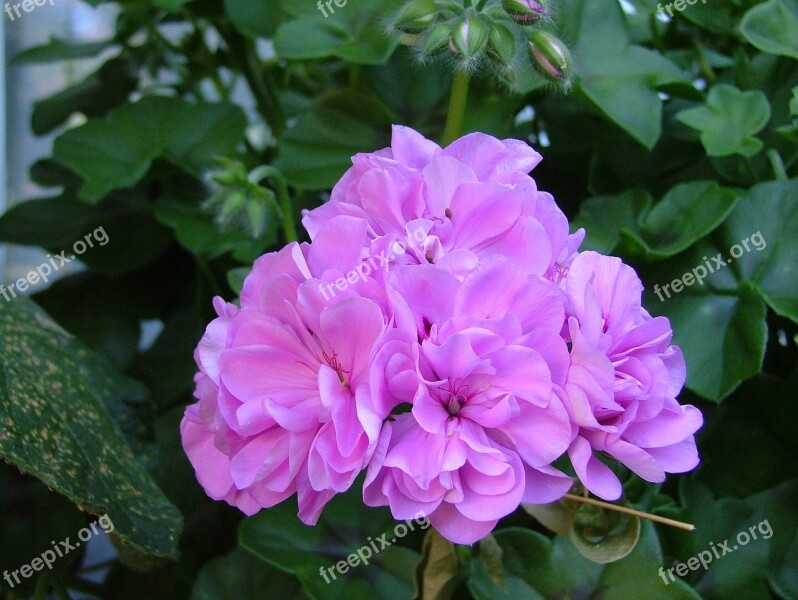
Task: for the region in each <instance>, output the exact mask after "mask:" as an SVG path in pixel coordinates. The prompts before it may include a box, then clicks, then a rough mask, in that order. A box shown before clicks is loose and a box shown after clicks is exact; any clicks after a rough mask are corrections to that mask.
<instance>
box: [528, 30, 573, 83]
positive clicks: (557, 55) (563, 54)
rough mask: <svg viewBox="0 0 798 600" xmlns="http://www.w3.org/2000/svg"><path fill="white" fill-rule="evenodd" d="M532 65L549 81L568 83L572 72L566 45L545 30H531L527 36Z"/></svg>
mask: <svg viewBox="0 0 798 600" xmlns="http://www.w3.org/2000/svg"><path fill="white" fill-rule="evenodd" d="M528 49H529V58H530V60H531V61H532V66H533V67H535V70H536V71H537V72H538V73H540V75H541V76H542V77H544V78H546V79H548V80H549V81H555V82H557V83H568V81H569V80H570V79H571V74H572V73H573V63H572V62H571V53H570V52H568V48H567V47H566V45H565V44H564V43H563V42H562V41H561V40H559V39H558V38H556V37H555V36H553V35H552V34H550V33H549V32H547V31H533V32H532V33H531V34H530V36H529V48H528Z"/></svg>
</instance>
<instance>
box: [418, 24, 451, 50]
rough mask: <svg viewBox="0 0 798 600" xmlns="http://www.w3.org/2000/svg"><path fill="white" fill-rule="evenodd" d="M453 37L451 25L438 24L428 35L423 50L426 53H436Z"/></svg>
mask: <svg viewBox="0 0 798 600" xmlns="http://www.w3.org/2000/svg"><path fill="white" fill-rule="evenodd" d="M451 38H452V28H451V27H450V26H449V25H443V24H441V25H436V26H435V27H433V28H432V29H431V30H430V32H429V35H427V39H426V40H425V41H424V47H423V49H422V52H423V53H424V54H434V53H435V52H438V51H439V50H441V49H443V48H444V47H445V46H446V45H447V44H448V43H449V40H450V39H451Z"/></svg>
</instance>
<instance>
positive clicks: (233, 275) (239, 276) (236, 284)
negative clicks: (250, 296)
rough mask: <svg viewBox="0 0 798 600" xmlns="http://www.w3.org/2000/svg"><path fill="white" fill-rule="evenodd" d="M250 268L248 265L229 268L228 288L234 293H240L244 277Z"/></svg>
mask: <svg viewBox="0 0 798 600" xmlns="http://www.w3.org/2000/svg"><path fill="white" fill-rule="evenodd" d="M251 270H252V269H251V268H250V267H236V268H235V269H230V270H229V271H228V272H227V283H228V285H229V286H230V289H231V290H233V291H234V292H235V293H236V294H240V293H241V290H243V289H244V279H246V278H247V275H249V272H250V271H251Z"/></svg>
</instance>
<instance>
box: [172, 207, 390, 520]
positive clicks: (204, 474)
mask: <svg viewBox="0 0 798 600" xmlns="http://www.w3.org/2000/svg"><path fill="white" fill-rule="evenodd" d="M365 230H366V224H365V222H363V221H360V220H357V219H353V218H351V217H340V218H337V219H333V220H331V222H330V223H329V224H328V226H327V229H326V231H325V233H324V234H322V235H320V236H319V237H318V238H317V240H316V242H315V243H314V244H313V245H312V246H309V245H307V244H304V245H301V246H300V245H298V244H290V245H289V246H287V247H286V248H284V249H283V250H281V251H280V252H277V253H272V254H267V255H265V256H263V257H261V258H260V259H258V261H257V262H256V263H255V266H254V269H253V271H252V273H251V275H250V276H249V277H248V278H247V279H246V281H245V284H244V290H243V292H242V294H241V310H240V311H239V310H237V309H236V308H235V307H234V306H232V305H224V304H223V303H222V302H221V300H220V299H218V298H217V300H216V309H217V313H218V315H219V317H218V318H217V319H216V320H214V321H213V322H212V323H211V324H210V325H209V326H208V329H207V331H206V333H205V336H204V337H203V339H202V341H201V342H200V344H199V347H198V349H197V353H196V358H197V364H198V365H199V367H200V373H199V375H198V377H197V389H196V394H195V395H196V397H197V398H198V399H199V402H198V403H197V404H195V405H193V406H190V407H189V408H188V409H187V411H186V415H185V418H184V420H183V424H182V432H183V443H184V448H185V450H186V453H187V454H188V456H189V459H190V460H191V462H192V464H193V465H194V468H195V470H196V471H197V477H198V479H199V481H200V483H201V484H202V485H203V487H204V488H205V490H206V492H207V493H208V495H209V496H211V497H212V498H216V499H224V500H226V501H227V502H229V503H231V504H234V505H236V506H238V507H239V508H241V509H242V510H243V511H244V512H246V513H247V514H252V513H253V512H255V511H257V510H258V509H259V508H261V507H268V506H273V505H275V504H277V503H279V502H281V501H283V500H285V499H286V498H287V497H289V496H290V495H292V494H293V493H295V492H296V493H297V494H298V500H299V516H300V518H301V519H302V520H303V521H305V522H306V523H309V524H312V523H315V522H316V520H317V519H318V517H319V514H320V512H321V510H322V508H323V506H324V505H325V504H326V502H327V501H328V500H329V499H330V498H331V497H332V496H333V495H334V494H335V493H337V492H342V491H345V490H347V489H348V488H349V487H350V486H351V485H352V483H353V481H354V479H355V477H356V476H357V475H358V473H360V472H361V471H362V470H363V469H364V468H365V467H366V464H367V462H368V460H369V458H370V457H371V454H372V453H373V451H374V448H375V446H376V443H377V439H378V436H379V433H380V427H381V424H382V421H383V419H384V418H385V417H386V416H387V414H379V413H378V412H376V411H375V408H374V406H373V404H372V402H371V395H370V388H371V384H372V381H371V377H370V372H369V356H370V353H371V349H372V347H373V346H374V345H375V343H376V342H377V341H378V340H379V339H380V338H381V337H382V336H383V335H384V334H385V333H386V330H387V328H388V317H387V316H386V314H385V313H384V310H383V303H382V302H381V301H380V297H381V296H383V297H384V293H383V292H382V288H381V286H380V285H379V284H377V283H376V282H375V281H374V280H373V279H372V278H369V277H364V278H363V279H360V278H358V280H357V281H356V282H354V283H351V284H350V283H349V282H347V284H348V286H347V287H346V288H345V289H344V290H338V291H337V293H336V295H335V296H334V297H330V298H326V299H325V298H324V297H323V296H322V291H323V289H324V287H323V286H324V283H325V282H328V281H331V280H332V281H335V280H336V279H338V278H339V277H340V274H341V273H346V272H349V271H351V270H353V269H354V268H355V267H356V266H357V265H359V264H361V262H362V260H363V256H362V250H363V243H364V239H365ZM361 292H362V295H361ZM370 295H371V297H369V296H370Z"/></svg>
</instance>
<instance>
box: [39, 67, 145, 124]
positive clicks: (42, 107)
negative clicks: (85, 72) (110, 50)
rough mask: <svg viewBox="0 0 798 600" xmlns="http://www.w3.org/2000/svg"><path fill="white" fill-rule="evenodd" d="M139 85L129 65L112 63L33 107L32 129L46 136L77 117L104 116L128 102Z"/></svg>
mask: <svg viewBox="0 0 798 600" xmlns="http://www.w3.org/2000/svg"><path fill="white" fill-rule="evenodd" d="M137 83H138V79H137V78H136V76H135V74H134V73H131V72H130V68H129V64H128V62H127V61H125V60H122V59H121V58H114V59H111V60H109V61H108V62H107V63H105V64H104V65H102V66H101V67H100V68H99V69H97V71H95V72H94V73H91V74H90V75H89V76H88V77H86V79H84V80H83V81H81V82H80V83H77V84H75V85H73V86H70V87H68V88H66V89H64V90H61V91H60V92H58V93H57V94H55V95H54V96H50V97H49V98H45V99H43V100H38V101H37V102H36V103H35V104H34V105H33V114H32V115H31V129H32V130H33V133H35V134H36V135H44V134H46V133H49V132H50V131H52V130H53V129H55V128H56V127H58V126H60V125H62V124H63V123H65V122H66V121H67V119H69V117H70V116H72V115H73V114H74V113H82V114H83V115H85V116H86V117H96V116H99V115H104V114H106V113H107V112H108V111H109V110H111V109H112V108H116V107H117V106H119V105H120V104H122V103H123V102H125V101H126V100H127V98H128V96H129V95H130V93H131V92H133V91H134V90H135V89H136V84H137Z"/></svg>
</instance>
